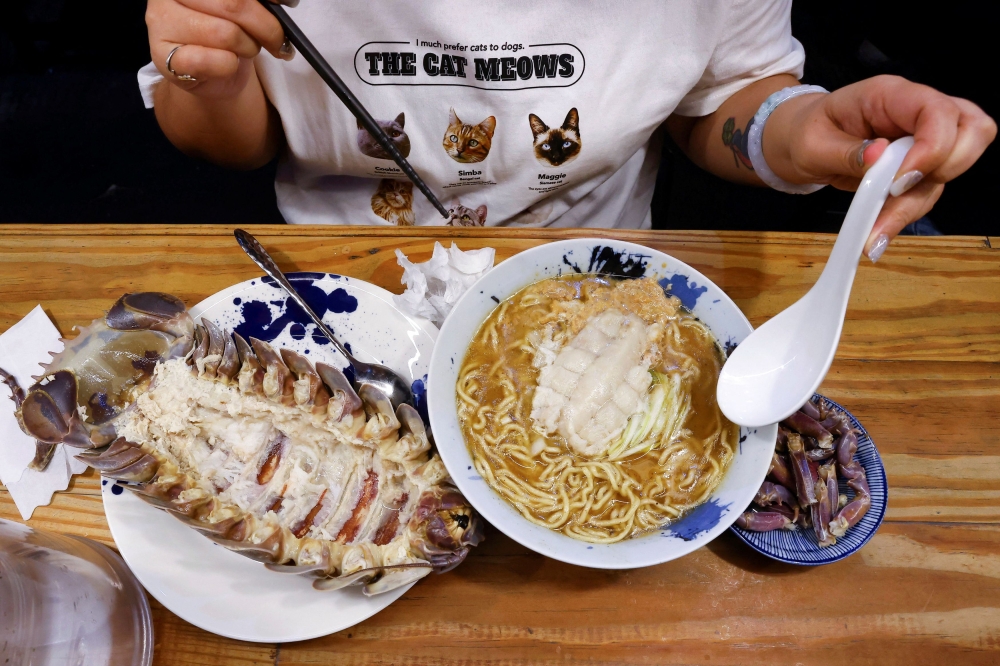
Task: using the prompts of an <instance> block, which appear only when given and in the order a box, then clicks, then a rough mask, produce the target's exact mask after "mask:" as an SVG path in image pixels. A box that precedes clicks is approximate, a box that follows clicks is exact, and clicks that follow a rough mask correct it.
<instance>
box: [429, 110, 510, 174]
mask: <svg viewBox="0 0 1000 666" xmlns="http://www.w3.org/2000/svg"><path fill="white" fill-rule="evenodd" d="M496 127H497V120H496V118H494V117H493V116H490V117H489V118H487V119H486V120H484V121H483V122H481V123H479V124H478V125H467V124H465V123H463V122H462V121H461V120H460V119H459V117H458V114H457V113H455V109H452V110H451V113H450V114H449V116H448V129H447V130H445V132H444V139H442V140H441V145H442V146H444V150H445V152H446V153H448V155H449V156H450V157H451V159H453V160H455V161H456V162H463V163H466V164H468V163H470V162H482V161H483V160H485V159H486V156H487V155H489V154H490V145H491V144H492V141H493V130H495V129H496Z"/></svg>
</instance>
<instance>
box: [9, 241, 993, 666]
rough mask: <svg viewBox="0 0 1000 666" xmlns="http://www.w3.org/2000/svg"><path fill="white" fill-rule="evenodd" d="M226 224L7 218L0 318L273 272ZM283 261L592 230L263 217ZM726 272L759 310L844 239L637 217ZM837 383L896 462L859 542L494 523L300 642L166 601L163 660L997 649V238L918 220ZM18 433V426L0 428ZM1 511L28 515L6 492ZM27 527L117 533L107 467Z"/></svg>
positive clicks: (870, 279)
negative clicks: (515, 535)
mask: <svg viewBox="0 0 1000 666" xmlns="http://www.w3.org/2000/svg"><path fill="white" fill-rule="evenodd" d="M231 231H232V230H231V228H228V227H216V226H212V227H191V226H184V227H171V226H155V227H128V228H123V227H105V226H73V227H52V226H50V227H28V226H6V227H0V330H6V329H7V328H8V327H9V326H11V325H12V324H13V323H14V322H16V321H18V320H19V319H20V318H21V317H23V316H24V315H25V314H27V313H28V311H29V310H31V308H33V307H34V306H35V305H36V304H38V303H41V304H43V306H44V307H45V309H46V311H47V312H48V313H49V315H50V316H51V317H52V318H53V320H54V321H55V323H56V325H57V326H58V327H59V328H60V329H61V330H62V331H63V332H64V333H67V334H68V333H70V331H71V330H72V327H73V326H75V325H78V324H85V323H87V322H89V321H90V320H92V319H93V318H95V317H96V316H99V315H100V314H101V313H102V311H103V310H105V309H106V308H107V307H109V306H110V305H111V303H112V302H113V300H114V299H115V298H117V297H118V296H119V295H121V294H122V293H123V292H125V291H142V290H158V291H167V292H171V293H174V294H176V295H178V296H180V297H181V298H183V299H184V300H185V301H186V302H187V303H195V302H197V301H198V300H200V299H201V298H202V297H204V296H206V295H208V294H211V293H213V292H215V291H218V290H219V289H222V288H223V287H227V286H229V285H231V284H234V283H236V282H239V281H241V280H244V279H247V278H249V277H252V276H254V275H257V274H258V270H257V268H256V267H254V266H253V265H252V264H251V263H250V262H249V261H248V260H247V259H246V257H244V256H243V254H242V252H241V251H240V250H239V249H238V248H237V246H236V243H235V242H234V241H233V238H232V235H231ZM254 232H255V233H256V234H257V235H258V237H259V238H261V240H262V241H263V242H264V244H265V245H266V246H267V247H268V248H269V249H270V250H271V251H272V252H273V253H274V255H275V257H276V259H277V260H278V263H279V264H280V265H281V266H282V268H283V269H285V270H315V271H331V272H336V273H343V274H347V275H351V276H353V277H358V278H362V279H365V280H369V281H371V282H374V283H376V284H379V285H381V286H383V287H386V288H388V289H390V290H393V291H396V292H399V291H401V286H400V283H399V279H400V276H401V273H402V271H401V269H400V268H399V267H398V266H397V265H396V258H395V256H393V250H394V249H395V248H397V247H398V248H402V250H403V251H404V252H406V253H407V255H409V256H410V258H411V259H415V260H424V259H426V258H427V257H429V255H430V252H431V249H432V246H433V242H434V240H435V239H440V240H445V241H446V239H448V238H456V239H457V240H458V243H459V246H460V247H462V248H463V249H469V248H474V247H482V246H492V247H495V248H496V249H497V255H498V257H497V258H498V260H500V259H504V258H506V257H508V256H510V255H512V254H515V253H516V252H519V251H521V250H524V249H526V248H529V247H533V246H535V245H538V244H540V243H544V242H546V241H550V240H553V239H558V238H565V237H570V236H582V235H595V234H594V233H593V232H587V233H586V234H584V233H578V232H566V231H560V232H549V231H536V230H519V231H508V232H506V233H503V232H501V231H497V230H465V231H457V230H450V229H432V230H427V229H420V230H413V229H410V230H402V229H399V230H397V229H385V228H360V227H358V228H305V227H258V228H256V229H254ZM609 235H612V236H615V237H619V238H624V239H628V240H633V241H637V242H640V243H644V244H647V245H649V246H651V247H655V248H657V249H659V250H663V251H664V252H668V253H670V254H672V255H673V256H675V257H677V258H679V259H681V260H683V261H685V262H687V263H689V264H691V265H692V266H694V267H696V268H697V269H698V270H700V271H702V272H703V273H705V274H706V275H708V276H709V277H710V278H711V279H712V280H714V281H715V282H716V283H717V284H718V285H720V286H721V287H722V288H723V289H724V290H725V291H726V292H727V293H728V294H729V295H730V296H732V298H733V299H734V300H735V301H736V302H737V304H739V306H740V307H741V308H742V309H743V311H744V312H745V313H746V314H747V316H748V317H749V318H750V320H751V321H752V322H753V323H754V324H755V325H759V324H760V323H762V322H763V321H765V320H767V319H768V318H769V317H771V316H773V315H774V314H775V313H777V312H778V311H780V310H781V309H783V308H785V307H786V306H788V305H790V304H791V303H792V302H794V301H795V300H796V299H797V298H798V297H799V296H801V295H802V294H803V293H804V292H805V291H806V289H807V288H808V287H809V286H810V285H811V284H812V283H813V282H814V281H815V280H816V278H817V277H818V276H819V273H820V270H821V269H822V266H823V264H824V261H825V258H826V256H827V255H828V254H829V252H830V248H831V244H832V237H830V236H823V235H813V234H750V233H716V232H633V233H614V234H609ZM847 317H848V318H847V323H846V325H845V327H844V334H843V338H842V340H841V344H840V349H839V351H838V354H837V359H836V362H835V363H834V365H833V369H832V370H831V372H830V374H829V376H828V377H827V379H826V382H825V383H824V384H823V387H822V389H821V391H822V392H823V393H824V394H826V395H828V396H830V397H831V398H833V399H834V400H837V401H838V402H841V403H842V404H844V405H845V406H847V407H848V408H849V409H850V410H852V411H853V413H854V414H855V415H856V416H857V417H858V418H859V419H860V420H861V421H862V422H863V423H864V424H865V426H866V427H867V429H868V430H869V432H870V433H871V435H872V437H873V439H874V441H875V443H876V445H877V446H878V448H879V450H880V451H881V452H882V457H883V460H884V461H885V467H886V471H887V473H888V480H889V487H890V491H889V507H888V513H887V514H886V520H885V523H884V524H883V525H882V528H881V529H880V530H879V532H878V534H877V535H876V536H875V537H874V539H872V541H871V542H870V543H869V544H868V545H867V546H866V547H865V548H864V549H862V550H861V551H860V552H859V553H858V554H857V555H855V556H853V557H851V558H848V559H847V560H844V561H842V562H839V563H836V564H832V565H828V566H825V567H819V568H800V567H793V566H787V565H783V564H779V563H776V562H773V561H771V560H769V559H767V558H765V557H763V556H760V555H758V554H756V553H755V552H753V551H751V550H749V549H748V548H747V547H746V546H744V545H743V544H742V543H741V542H739V541H738V540H737V539H736V538H735V537H733V536H732V535H731V534H729V533H726V534H724V535H723V536H721V537H719V538H718V539H716V540H715V541H713V542H712V543H711V544H709V545H708V546H706V547H705V548H702V549H700V550H698V551H696V552H694V553H692V554H690V555H688V556H687V557H684V558H681V559H679V560H676V561H673V562H669V563H667V564H664V565H661V566H657V567H650V568H647V569H640V570H634V571H589V570H585V569H581V568H578V567H574V566H570V565H566V564H562V563H559V562H555V561H553V560H549V559H546V558H544V557H542V556H540V555H536V554H534V553H532V552H530V551H528V550H526V549H524V548H522V547H521V546H519V545H517V544H516V543H514V542H512V541H511V540H510V539H508V538H506V537H505V536H503V535H502V534H499V533H498V532H496V531H495V530H491V531H490V532H489V533H488V537H487V540H486V542H485V543H484V544H482V545H481V546H480V547H478V548H476V549H475V550H474V552H473V553H472V555H470V556H469V558H468V559H467V560H466V562H465V563H464V564H463V565H462V566H461V567H459V568H458V569H457V570H455V571H454V572H452V573H449V574H447V575H443V576H431V577H429V578H427V579H424V580H423V581H421V582H420V583H419V584H418V585H417V586H416V587H414V588H413V589H412V590H410V592H409V593H407V594H406V595H405V596H403V597H402V598H401V599H400V600H399V601H398V602H396V603H395V604H393V605H392V606H391V607H389V608H388V609H386V610H384V611H383V612H381V613H379V614H378V615H376V616H375V617H373V618H371V619H369V620H367V621H365V622H362V623H361V624H359V625H357V626H355V627H353V628H351V629H348V630H346V631H342V632H340V633H337V634H333V635H331V636H327V637H325V638H319V639H316V640H312V641H306V642H303V643H293V644H285V645H261V644H254V643H241V642H238V641H232V640H228V639H224V638H219V637H217V636H213V635H211V634H208V633H206V632H204V631H202V630H200V629H197V628H195V627H193V626H191V625H189V624H187V623H186V622H184V621H183V620H180V619H179V618H177V617H176V616H174V615H173V614H172V613H171V612H170V611H168V610H166V609H164V608H163V607H162V606H160V605H159V604H157V603H155V601H154V602H153V608H154V617H155V624H156V653H155V663H156V664H164V665H165V664H204V665H215V664H232V665H236V664H239V665H241V666H242V665H250V664H281V665H282V666H291V665H293V664H390V663H391V664H421V665H424V664H459V663H461V664H527V663H532V664H535V663H538V664H556V663H560V664H562V663H567V662H571V661H578V662H586V663H591V664H623V663H627V664H633V663H634V664H640V663H641V664H690V663H711V664H746V663H764V664H799V663H802V664H806V663H816V664H819V663H824V664H830V663H843V664H851V665H852V666H858V665H860V664H869V663H871V664H875V663H878V664H906V665H907V666H913V665H916V664H945V663H948V664H997V663H1000V416H998V414H1000V238H994V239H988V238H984V237H978V238H971V237H946V238H904V239H898V240H896V241H893V243H892V245H891V246H890V248H889V251H888V252H887V253H886V255H885V257H884V258H883V259H882V260H881V261H880V262H879V264H878V266H872V265H870V264H869V263H868V262H867V261H862V265H861V268H860V270H859V272H858V277H857V281H856V282H855V288H854V294H853V296H852V299H851V305H850V309H849V310H848V313H847ZM0 444H2V443H0ZM0 516H2V517H4V518H8V519H11V520H20V518H19V516H18V513H17V511H16V509H15V508H14V505H13V503H12V502H11V500H10V497H9V496H8V495H7V493H6V491H5V490H0ZM29 524H31V525H35V526H38V527H43V528H48V529H52V530H57V531H61V532H67V533H72V534H78V535H83V536H87V537H90V538H93V539H97V540H98V541H101V542H104V543H106V544H108V545H111V546H113V545H114V542H113V540H112V538H111V535H110V533H109V532H108V527H107V523H106V522H105V519H104V512H103V509H102V505H101V499H100V491H99V482H98V477H97V476H96V475H94V474H93V473H92V472H91V473H88V474H85V475H83V476H81V477H79V478H77V479H75V480H74V482H73V483H72V485H71V486H70V488H69V489H68V490H67V491H66V492H64V493H59V494H58V495H56V496H55V498H54V499H53V502H52V504H51V505H50V506H47V507H41V508H39V509H37V510H36V511H35V514H34V517H33V518H32V519H31V520H30V521H29Z"/></svg>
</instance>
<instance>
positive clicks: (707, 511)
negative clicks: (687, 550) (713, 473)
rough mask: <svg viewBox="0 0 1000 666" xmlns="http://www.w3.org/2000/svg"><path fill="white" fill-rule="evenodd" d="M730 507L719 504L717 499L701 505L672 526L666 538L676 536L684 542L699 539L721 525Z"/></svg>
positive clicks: (666, 533) (665, 534)
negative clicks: (724, 514) (720, 522)
mask: <svg viewBox="0 0 1000 666" xmlns="http://www.w3.org/2000/svg"><path fill="white" fill-rule="evenodd" d="M729 506H730V505H729V504H719V500H717V499H710V500H708V501H707V502H705V503H704V504H699V505H698V506H696V507H695V508H693V509H691V511H690V512H689V513H688V514H687V515H686V516H684V517H683V518H681V519H680V520H678V521H677V522H676V523H673V524H672V525H670V527H669V528H668V529H667V531H666V532H665V533H664V536H674V537H678V538H681V539H683V540H684V541H692V540H694V539H697V538H698V536H699V535H701V534H702V533H704V532H707V531H709V530H710V529H712V528H713V527H715V526H716V525H718V524H719V521H720V520H722V514H723V513H725V512H726V511H727V510H728V509H729Z"/></svg>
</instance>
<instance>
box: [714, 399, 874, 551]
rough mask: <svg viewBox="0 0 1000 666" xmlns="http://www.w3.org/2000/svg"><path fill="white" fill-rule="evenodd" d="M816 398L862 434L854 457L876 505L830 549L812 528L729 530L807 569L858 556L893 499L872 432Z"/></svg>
mask: <svg viewBox="0 0 1000 666" xmlns="http://www.w3.org/2000/svg"><path fill="white" fill-rule="evenodd" d="M816 397H817V398H819V399H820V400H822V401H823V403H824V404H825V405H826V406H827V408H829V409H832V410H834V411H837V412H839V413H841V414H844V415H845V416H846V417H847V418H848V419H850V421H851V425H852V426H853V427H854V428H855V429H856V430H857V431H858V432H859V433H860V434H859V435H858V451H857V453H855V454H854V459H855V460H857V461H858V462H859V463H861V466H862V467H864V469H865V476H866V477H868V488H869V491H870V492H871V498H872V504H871V507H870V508H869V509H868V513H866V514H865V515H864V517H863V518H862V519H861V520H860V521H858V524H857V525H855V526H854V527H852V528H850V529H849V530H847V533H845V534H844V536H842V537H837V543H836V544H834V545H832V546H829V547H827V548H820V547H819V543H818V542H817V540H816V533H815V531H814V530H813V529H812V528H809V529H806V530H801V529H800V530H795V531H788V530H774V531H772V532H751V531H749V530H744V529H741V528H739V527H737V526H736V525H733V526H732V527H730V528H729V529H731V530H732V531H733V532H734V533H735V534H736V536H738V537H739V538H740V539H742V540H743V541H744V542H745V543H746V544H747V545H749V546H750V547H751V548H753V549H754V550H756V551H757V552H759V553H763V554H764V555H767V556H768V557H770V558H773V559H775V560H778V561H780V562H786V563H788V564H802V565H807V566H814V565H817V564H830V563H831V562H836V561H837V560H842V559H844V558H845V557H847V556H849V555H852V554H854V553H856V552H857V551H858V549H859V548H861V547H862V546H863V545H865V544H866V543H868V540H869V539H871V538H872V537H873V536H874V535H875V532H876V530H878V527H879V525H881V524H882V519H883V518H884V517H885V507H886V503H887V501H888V499H889V488H888V486H887V484H886V481H885V468H884V467H883V466H882V458H881V457H879V454H878V450H877V449H876V448H875V444H874V443H873V442H872V439H871V437H870V436H869V435H868V431H867V430H865V429H864V427H862V425H861V423H859V422H858V420H857V419H856V418H854V415H853V414H851V413H850V412H849V411H847V410H846V409H844V408H843V407H842V406H840V405H839V404H837V403H836V402H834V401H833V400H830V399H829V398H826V397H824V396H821V395H819V394H816ZM840 492H841V493H843V494H846V495H847V496H848V497H850V496H851V493H852V492H853V491H851V490H849V489H848V487H847V483H846V482H845V481H844V480H843V479H840Z"/></svg>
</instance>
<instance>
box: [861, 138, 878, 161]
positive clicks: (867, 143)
mask: <svg viewBox="0 0 1000 666" xmlns="http://www.w3.org/2000/svg"><path fill="white" fill-rule="evenodd" d="M873 143H875V141H873V140H872V139H865V140H864V142H863V143H862V144H861V148H859V149H858V166H859V167H863V166H864V165H865V151H866V150H868V146H870V145H872V144H873Z"/></svg>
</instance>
